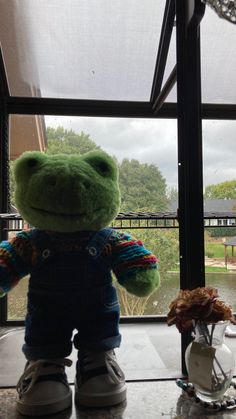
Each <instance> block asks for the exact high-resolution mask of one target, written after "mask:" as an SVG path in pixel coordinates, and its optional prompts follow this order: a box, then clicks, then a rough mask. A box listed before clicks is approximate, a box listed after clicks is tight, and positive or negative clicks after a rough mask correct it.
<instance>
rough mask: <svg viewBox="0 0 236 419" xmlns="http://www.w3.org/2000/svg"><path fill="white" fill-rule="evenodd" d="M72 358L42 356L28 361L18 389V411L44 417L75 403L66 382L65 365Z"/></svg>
mask: <svg viewBox="0 0 236 419" xmlns="http://www.w3.org/2000/svg"><path fill="white" fill-rule="evenodd" d="M71 364H72V361H71V360H70V359H66V358H61V359H39V360H37V361H28V362H27V363H26V366H25V370H24V373H23V374H22V376H21V377H20V379H19V381H18V383H17V386H16V389H17V392H18V400H17V404H16V407H17V410H18V411H19V412H20V413H21V414H22V415H27V416H33V417H34V416H43V415H50V414H53V413H57V412H60V411H62V410H64V409H66V408H68V407H70V406H71V404H72V391H71V389H70V387H69V384H68V382H67V377H66V374H65V366H66V365H67V366H71Z"/></svg>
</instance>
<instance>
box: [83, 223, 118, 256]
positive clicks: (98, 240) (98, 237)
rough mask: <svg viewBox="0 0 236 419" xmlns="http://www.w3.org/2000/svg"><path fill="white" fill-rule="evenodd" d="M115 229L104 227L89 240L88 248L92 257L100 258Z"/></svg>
mask: <svg viewBox="0 0 236 419" xmlns="http://www.w3.org/2000/svg"><path fill="white" fill-rule="evenodd" d="M113 231H114V229H113V228H111V227H106V228H103V229H102V230H99V231H98V232H97V233H95V234H94V235H93V236H92V238H91V239H90V240H89V243H88V245H87V246H86V250H87V252H88V253H89V255H90V256H91V257H92V259H94V260H96V259H98V258H99V256H100V255H101V253H102V251H103V249H104V247H105V245H106V243H107V242H108V240H109V237H110V236H111V235H112V233H113Z"/></svg>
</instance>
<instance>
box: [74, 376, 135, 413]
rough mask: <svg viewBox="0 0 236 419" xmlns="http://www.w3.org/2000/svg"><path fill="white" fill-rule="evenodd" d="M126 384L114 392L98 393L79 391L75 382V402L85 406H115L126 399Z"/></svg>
mask: <svg viewBox="0 0 236 419" xmlns="http://www.w3.org/2000/svg"><path fill="white" fill-rule="evenodd" d="M126 392H127V388H126V385H125V384H124V386H123V387H122V388H121V389H119V390H118V391H117V390H116V391H115V392H114V393H100V394H96V395H94V394H88V393H82V392H81V391H79V389H78V386H77V383H76V382H75V403H76V404H77V405H81V406H86V407H108V406H115V405H116V404H120V403H122V402H124V401H125V400H126Z"/></svg>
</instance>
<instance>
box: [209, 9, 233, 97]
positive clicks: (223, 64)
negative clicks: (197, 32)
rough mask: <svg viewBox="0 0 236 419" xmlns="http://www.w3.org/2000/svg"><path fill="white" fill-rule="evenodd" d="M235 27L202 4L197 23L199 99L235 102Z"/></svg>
mask: <svg viewBox="0 0 236 419" xmlns="http://www.w3.org/2000/svg"><path fill="white" fill-rule="evenodd" d="M235 44H236V28H235V25H233V24H231V23H230V22H227V21H226V20H224V19H220V18H219V17H218V16H217V14H216V13H215V12H214V11H213V10H212V9H210V8H209V7H206V13H205V16H204V18H203V20H202V23H201V50H202V54H201V55H202V58H201V61H202V62H201V66H202V101H203V102H206V103H229V104H234V103H236V90H235V68H236V54H235Z"/></svg>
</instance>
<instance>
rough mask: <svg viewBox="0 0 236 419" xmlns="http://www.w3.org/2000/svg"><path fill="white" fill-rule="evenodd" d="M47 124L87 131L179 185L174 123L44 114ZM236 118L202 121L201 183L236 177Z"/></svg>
mask: <svg viewBox="0 0 236 419" xmlns="http://www.w3.org/2000/svg"><path fill="white" fill-rule="evenodd" d="M46 124H47V125H49V126H54V127H56V126H58V125H62V126H64V127H65V128H66V129H72V130H74V131H76V132H81V131H84V132H85V133H87V134H90V136H91V138H92V139H93V141H95V142H96V144H98V145H100V146H101V147H102V148H103V149H104V150H106V151H107V152H108V153H110V154H111V155H114V156H116V157H117V158H118V160H119V161H121V160H122V159H123V158H129V159H137V160H139V161H141V162H142V163H152V164H155V165H156V166H157V167H158V168H159V170H160V171H161V173H162V176H163V177H164V178H165V179H166V182H167V185H168V186H170V187H176V188H177V184H178V162H177V122H176V121H175V120H168V119H162V120H161V119H155V120H154V119H131V118H127V119H126V118H90V117H46ZM235 133H236V121H203V174H204V185H205V186H207V185H209V184H212V183H213V184H216V183H220V182H223V181H225V180H232V179H236V141H235V140H236V139H235Z"/></svg>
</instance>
